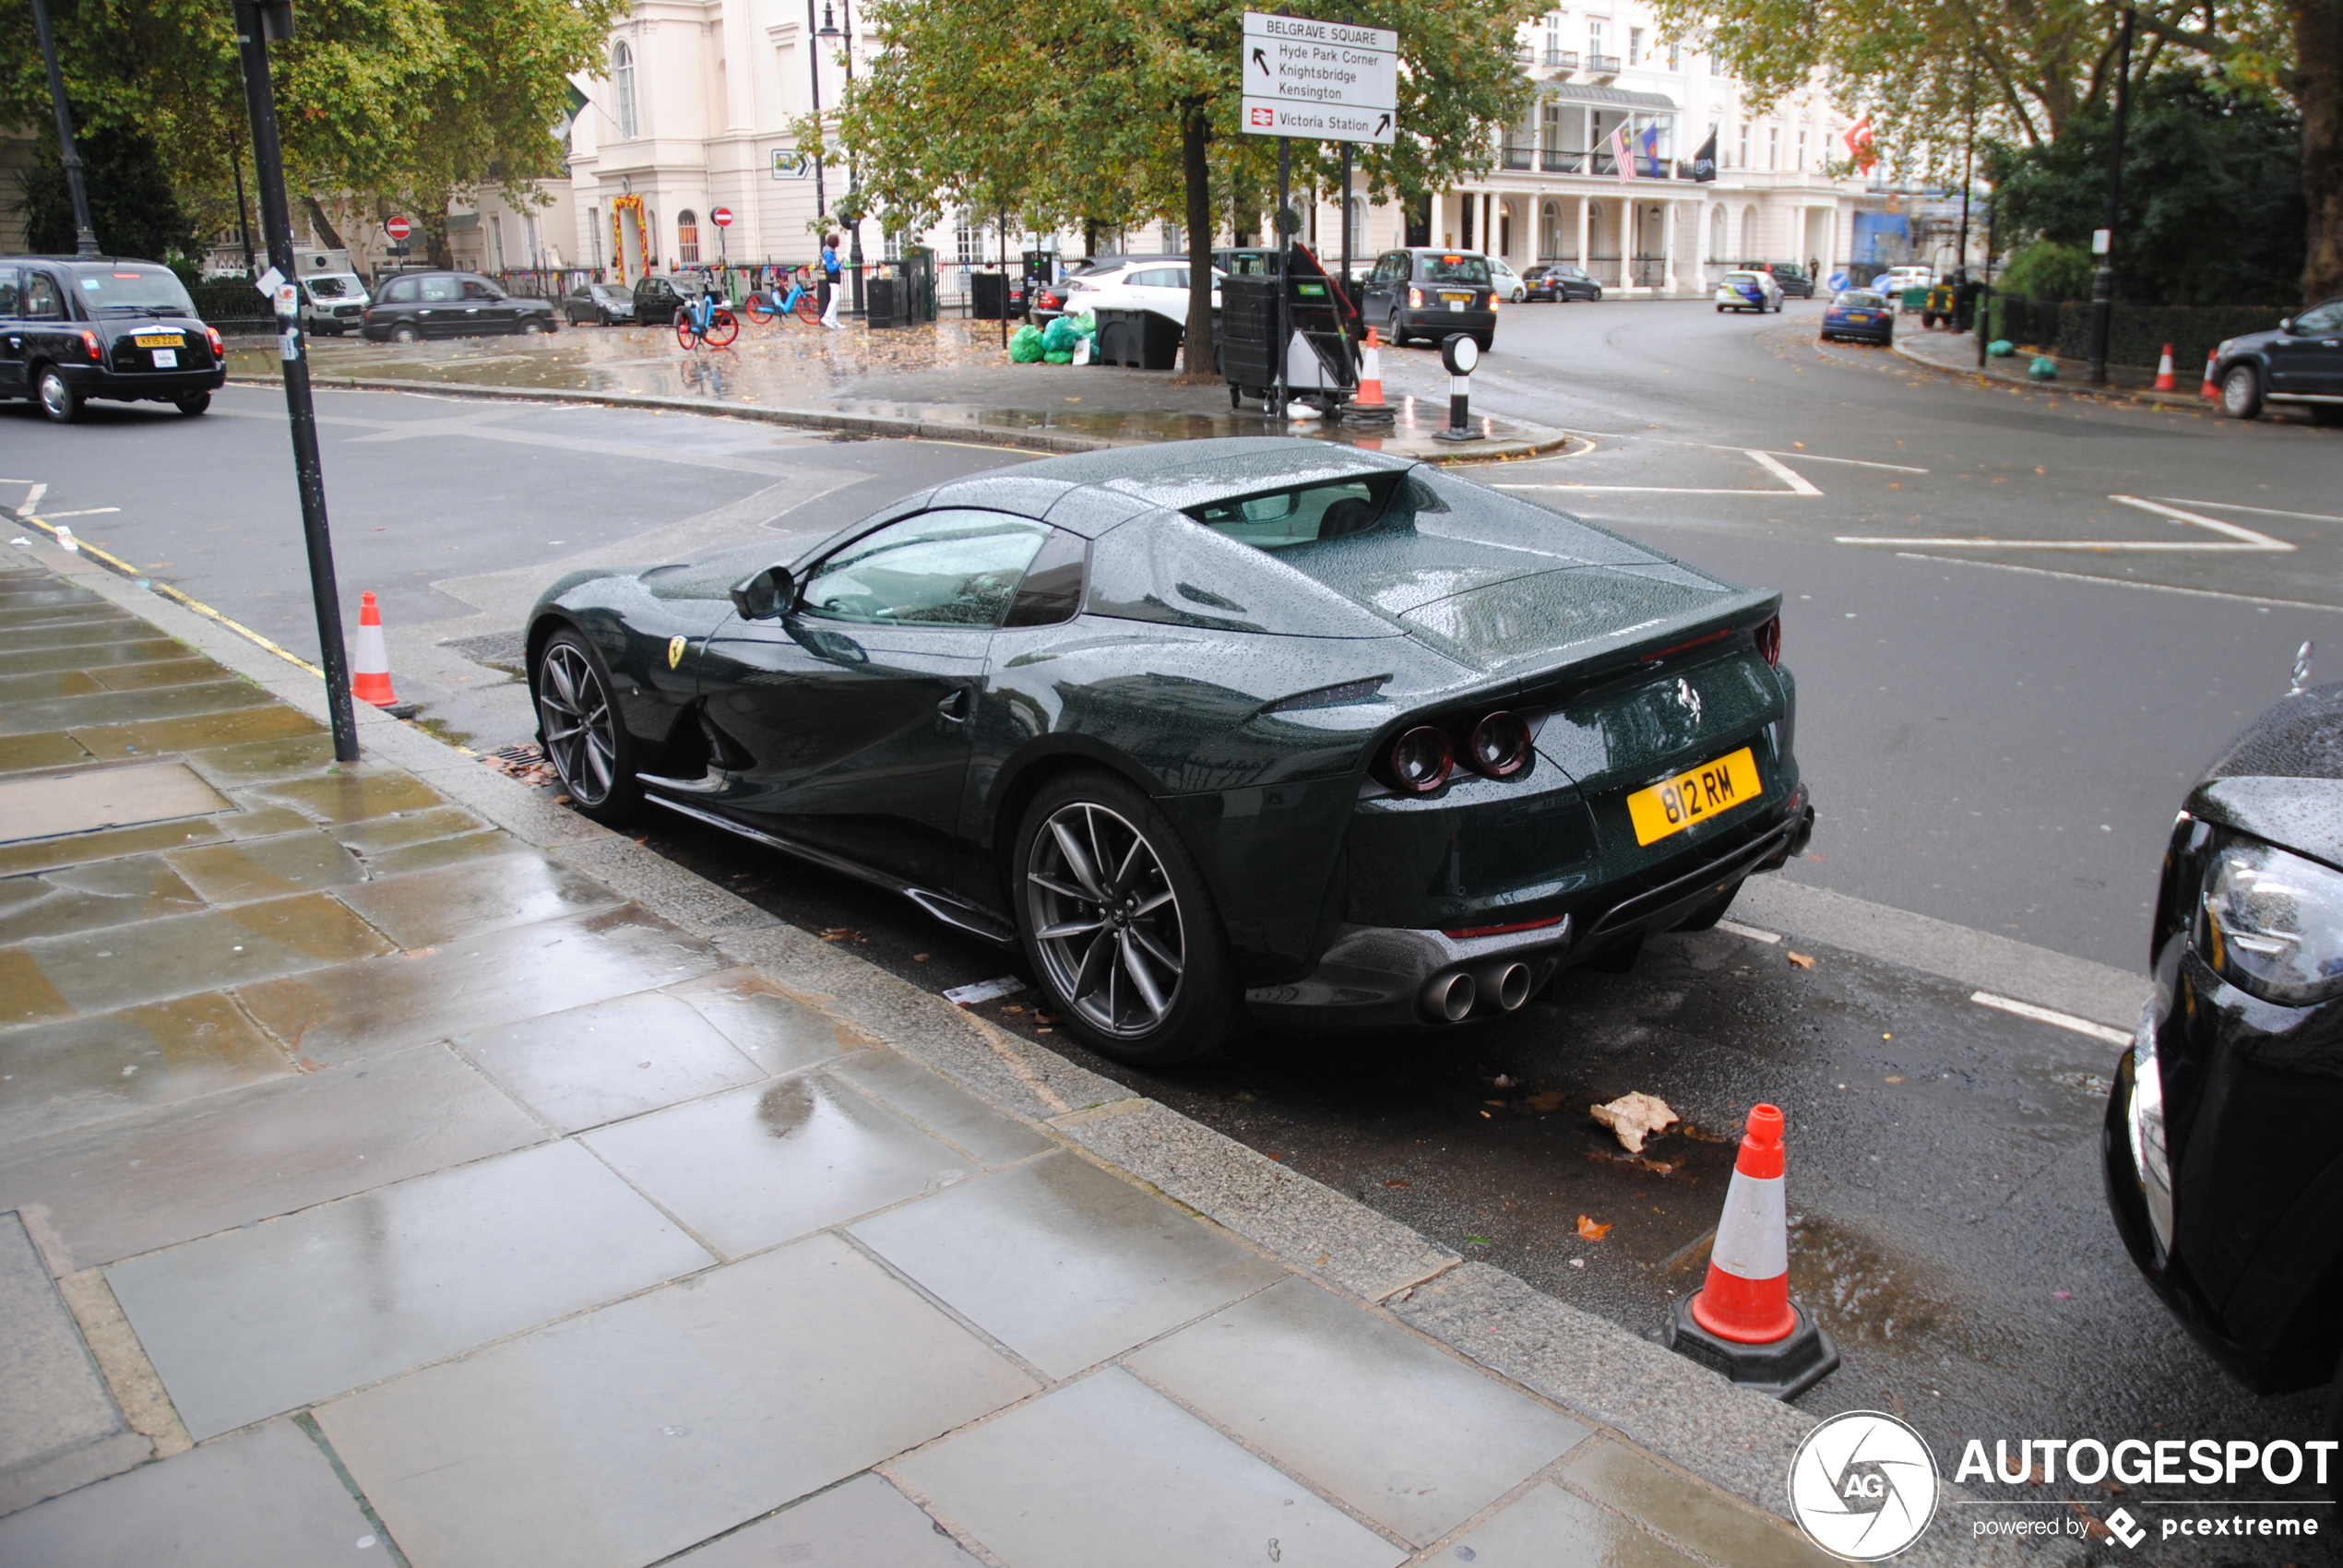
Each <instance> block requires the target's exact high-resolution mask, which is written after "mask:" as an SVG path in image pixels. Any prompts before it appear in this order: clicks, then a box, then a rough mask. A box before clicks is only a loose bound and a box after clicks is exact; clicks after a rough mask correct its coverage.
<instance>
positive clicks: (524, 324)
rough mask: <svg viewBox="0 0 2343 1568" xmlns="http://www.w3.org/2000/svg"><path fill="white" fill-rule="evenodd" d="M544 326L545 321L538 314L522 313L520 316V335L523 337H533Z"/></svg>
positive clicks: (543, 328) (542, 329) (541, 330)
mask: <svg viewBox="0 0 2343 1568" xmlns="http://www.w3.org/2000/svg"><path fill="white" fill-rule="evenodd" d="M545 327H546V322H545V321H544V320H543V318H541V317H540V316H534V315H524V316H522V317H521V318H520V335H521V336H522V337H524V338H534V337H536V336H538V335H539V334H540V333H541V332H543V331H544V330H545Z"/></svg>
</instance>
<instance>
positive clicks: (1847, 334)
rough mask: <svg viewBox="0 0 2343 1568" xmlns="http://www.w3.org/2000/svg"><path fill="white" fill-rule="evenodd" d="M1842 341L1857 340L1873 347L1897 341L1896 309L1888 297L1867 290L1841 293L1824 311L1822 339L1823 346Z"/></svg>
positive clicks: (1847, 290)
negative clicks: (1842, 339)
mask: <svg viewBox="0 0 2343 1568" xmlns="http://www.w3.org/2000/svg"><path fill="white" fill-rule="evenodd" d="M1841 338H1860V339H1863V340H1865V341H1866V342H1872V343H1883V344H1885V343H1893V342H1894V341H1895V340H1896V307H1895V306H1894V305H1891V304H1889V303H1887V296H1886V295H1885V294H1881V293H1875V292H1873V291H1872V290H1869V289H1843V290H1841V291H1839V292H1838V295H1837V296H1836V297H1834V298H1833V299H1832V300H1831V302H1830V303H1829V305H1828V306H1827V307H1826V308H1825V309H1824V311H1823V337H1822V340H1823V341H1824V342H1826V343H1829V342H1833V341H1836V340H1837V339H1841Z"/></svg>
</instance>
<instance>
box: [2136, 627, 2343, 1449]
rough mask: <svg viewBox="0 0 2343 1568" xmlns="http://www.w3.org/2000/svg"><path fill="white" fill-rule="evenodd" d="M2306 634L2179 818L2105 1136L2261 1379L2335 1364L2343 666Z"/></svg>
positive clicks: (2143, 1243) (2165, 1270)
mask: <svg viewBox="0 0 2343 1568" xmlns="http://www.w3.org/2000/svg"><path fill="white" fill-rule="evenodd" d="M2309 652H2310V649H2309V647H2308V646H2307V645H2305V647H2304V648H2303V652H2302V655H2301V656H2299V657H2298V659H2297V661H2296V666H2295V680H2296V689H2295V691H2294V692H2293V693H2292V694H2291V695H2289V696H2287V697H2285V698H2284V699H2283V700H2281V701H2280V702H2279V703H2278V705H2277V706H2276V707H2272V708H2270V709H2269V710H2268V711H2266V712H2265V713H2264V714H2262V716H2261V717H2260V718H2258V719H2255V720H2254V722H2253V724H2252V725H2250V726H2249V727H2248V728H2247V729H2246V731H2245V732H2244V733H2243V734H2242V735H2240V736H2239V737H2238V738H2237V739H2236V740H2235V741H2233V742H2230V746H2229V749H2228V750H2227V751H2225V752H2223V753H2222V754H2221V755H2220V756H2219V758H2218V759H2217V760H2216V761H2215V762H2214V763H2213V765H2212V766H2210V767H2209V768H2207V769H2206V772H2205V775H2204V777H2203V778H2200V779H2199V780H2198V781H2197V783H2196V785H2195V787H2194V789H2193V790H2190V791H2189V794H2188V799H2187V802H2186V804H2185V805H2184V806H2183V807H2182V811H2181V814H2180V818H2179V820H2178V821H2177V822H2175V823H2174V824H2173V826H2172V834H2171V841H2170V844H2169V845H2168V847H2167V849H2166V851H2165V857H2164V870H2163V876H2162V883H2161V886H2160V887H2159V891H2158V894H2157V899H2156V906H2155V911H2156V912H2155V917H2154V923H2153V925H2152V927H2151V937H2150V944H2149V969H2150V974H2151V976H2152V978H2153V980H2154V985H2155V989H2154V992H2153V994H2152V996H2151V998H2150V1000H2149V1002H2148V1003H2147V1005H2146V1007H2144V1008H2143V1009H2142V1012H2141V1016H2140V1021H2139V1028H2138V1029H2137V1031H2136V1033H2135V1037H2134V1039H2133V1043H2132V1047H2131V1049H2130V1050H2129V1051H2126V1052H2124V1054H2123V1059H2122V1061H2121V1062H2120V1063H2118V1064H2117V1066H2116V1069H2115V1082H2114V1087H2113V1088H2112V1090H2111V1092H2110V1094H2109V1096H2108V1101H2107V1118H2106V1127H2105V1133H2104V1135H2103V1137H2102V1139H2101V1143H2100V1147H2101V1153H2102V1157H2103V1164H2104V1169H2105V1172H2106V1178H2107V1199H2108V1204H2109V1206H2110V1207H2111V1210H2112V1211H2113V1215H2114V1220H2115V1229H2116V1230H2117V1231H2118V1232H2119V1233H2120V1234H2121V1235H2122V1237H2123V1244H2124V1247H2125V1249H2126V1250H2127V1251H2129V1252H2130V1253H2131V1254H2132V1261H2133V1263H2134V1264H2135V1265H2137V1266H2138V1268H2139V1270H2140V1272H2141V1273H2142V1274H2143V1275H2145V1276H2146V1277H2147V1282H2148V1285H2149V1286H2150V1288H2151V1289H2154V1290H2155V1292H2156V1294H2157V1295H2158V1296H2159V1297H2160V1298H2161V1299H2162V1300H2163V1301H2164V1304H2165V1305H2166V1306H2167V1307H2169V1308H2171V1312H2172V1315H2173V1316H2174V1317H2176V1318H2177V1319H2179V1321H2180V1323H2181V1325H2182V1327H2184V1328H2185V1329H2187V1330H2188V1332H2189V1333H2190V1334H2192V1335H2193V1336H2195V1338H2196V1340H2197V1342H2198V1343H2199V1344H2201V1345H2202V1346H2204V1348H2206V1350H2207V1351H2209V1352H2210V1353H2211V1355H2212V1357H2213V1359H2214V1360H2217V1361H2218V1362H2219V1363H2220V1364H2221V1365H2222V1366H2223V1367H2224V1368H2226V1369H2227V1370H2228V1371H2229V1372H2230V1374H2231V1375H2233V1376H2235V1377H2236V1378H2237V1379H2238V1380H2239V1381H2240V1382H2242V1383H2243V1384H2245V1385H2246V1386H2247V1387H2248V1388H2250V1389H2252V1390H2254V1392H2255V1393H2257V1394H2279V1393H2286V1392H2289V1391H2292V1390H2296V1389H2303V1388H2311V1387H2315V1386H2317V1385H2319V1384H2325V1383H2328V1382H2330V1381H2331V1380H2333V1379H2335V1378H2336V1376H2337V1372H2338V1370H2343V1369H2338V1365H2337V1356H2338V1355H2343V1314H2337V1312H2336V1310H2335V1289H2336V1284H2337V1280H2338V1279H2343V1180H2338V1178H2339V1177H2343V1072H2338V1071H2337V1066H2338V1063H2339V1062H2343V1045H2338V1040H2343V683H2335V684H2329V685H2322V686H2316V687H2312V688H2309V689H2304V688H2303V687H2302V685H2301V683H2302V680H2303V678H2304V674H2305V671H2304V665H2305V663H2306V661H2307V657H2308V654H2309ZM2327 1425H2328V1427H2329V1430H2328V1431H2325V1432H2322V1433H2320V1434H2319V1435H2321V1436H2323V1437H2332V1438H2337V1439H2343V1384H2339V1385H2338V1386H2337V1391H2336V1393H2335V1395H2334V1396H2332V1397H2331V1399H2330V1403H2329V1405H2328V1413H2327Z"/></svg>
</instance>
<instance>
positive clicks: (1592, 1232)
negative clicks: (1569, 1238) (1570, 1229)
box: [1578, 1214, 1611, 1241]
mask: <svg viewBox="0 0 2343 1568" xmlns="http://www.w3.org/2000/svg"><path fill="white" fill-rule="evenodd" d="M1578 1234H1579V1236H1580V1238H1581V1239H1582V1240H1585V1241H1601V1240H1602V1239H1603V1238H1604V1237H1605V1236H1608V1235H1610V1234H1611V1227H1610V1226H1608V1225H1597V1224H1596V1223H1595V1222H1594V1221H1593V1220H1591V1219H1589V1218H1587V1217H1586V1216H1585V1215H1583V1214H1582V1215H1580V1216H1579V1217H1578Z"/></svg>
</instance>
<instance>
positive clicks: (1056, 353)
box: [1041, 339, 1079, 364]
mask: <svg viewBox="0 0 2343 1568" xmlns="http://www.w3.org/2000/svg"><path fill="white" fill-rule="evenodd" d="M1076 340H1077V341H1079V339H1076ZM1041 357H1042V358H1043V359H1045V360H1047V361H1048V362H1050V363H1052V364H1072V363H1073V362H1074V350H1071V349H1052V350H1049V351H1048V352H1047V353H1045V354H1043V355H1042V356H1041Z"/></svg>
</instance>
